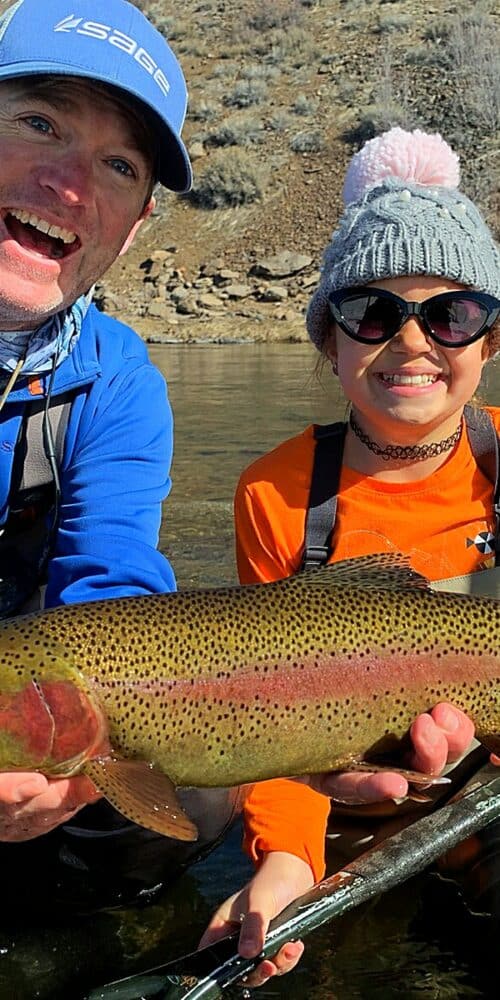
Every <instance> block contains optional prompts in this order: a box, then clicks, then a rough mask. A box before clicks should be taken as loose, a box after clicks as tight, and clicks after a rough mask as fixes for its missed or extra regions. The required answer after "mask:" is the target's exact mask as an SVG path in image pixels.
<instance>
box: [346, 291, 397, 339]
mask: <svg viewBox="0 0 500 1000" xmlns="http://www.w3.org/2000/svg"><path fill="white" fill-rule="evenodd" d="M340 308H341V311H342V315H343V317H344V319H345V321H346V324H347V326H348V327H349V329H350V331H351V333H352V335H353V337H360V338H361V339H362V340H364V341H368V342H369V341H371V340H373V342H374V343H377V342H378V343H380V342H381V341H383V340H389V338H390V337H393V336H394V334H395V333H397V331H398V330H399V328H400V326H401V313H400V310H399V307H398V305H397V303H396V302H391V301H390V300H389V299H385V298H381V297H379V296H378V295H358V296H353V297H352V298H348V299H344V301H343V302H342V304H341V307H340Z"/></svg>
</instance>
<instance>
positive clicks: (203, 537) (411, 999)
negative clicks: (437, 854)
mask: <svg viewBox="0 0 500 1000" xmlns="http://www.w3.org/2000/svg"><path fill="white" fill-rule="evenodd" d="M150 353H151V356H152V358H153V360H154V361H155V363H156V364H157V365H158V366H159V367H160V368H161V369H162V371H163V372H164V374H165V376H166V378H167V380H168V383H169V389H170V396H171V399H172V403H173V406H174V411H175V417H176V449H175V461H174V469H173V479H174V488H173V491H172V495H171V497H170V498H169V500H168V501H167V503H166V505H165V512H164V523H163V527H162V535H161V545H162V548H163V550H164V551H166V552H167V553H168V554H169V556H170V558H171V559H172V562H173V565H174V567H175V570H176V573H177V577H178V581H179V585H180V586H182V587H188V586H193V585H194V586H206V585H217V584H223V583H227V582H233V581H235V579H236V577H235V571H234V556H233V532H232V496H233V491H234V487H235V484H236V481H237V478H238V475H239V474H240V472H241V470H242V469H243V468H244V467H245V466H246V465H247V464H248V463H249V462H250V461H251V460H252V459H253V458H254V457H256V456H257V455H259V454H261V453H262V452H263V451H265V450H266V449H269V448H271V447H273V446H274V445H275V444H277V443H278V442H279V441H281V440H282V439H283V438H286V437H288V436H291V435H293V434H295V433H297V432H299V431H300V430H302V429H303V427H304V426H306V424H308V423H310V422H311V421H318V422H323V423H326V422H329V421H331V420H335V419H339V418H340V417H342V415H343V413H344V405H345V404H344V402H343V401H342V399H341V398H340V396H339V394H338V392H337V389H336V381H335V380H333V379H331V377H330V376H329V373H328V371H327V370H325V372H324V375H323V385H320V384H319V382H318V381H317V379H315V377H314V375H313V371H314V367H315V363H316V353H315V352H314V350H313V349H312V348H309V347H308V346H307V345H291V344H287V345H256V346H249V345H244V346H238V345H231V346H193V345H190V346H168V347H162V348H151V351H150ZM489 382H490V384H489V386H488V387H487V398H489V399H491V400H492V401H496V402H498V398H499V389H500V379H499V373H498V371H492V372H491V374H490V376H489ZM240 840H241V834H240V831H239V830H238V829H236V830H234V831H233V832H232V834H231V835H230V837H229V838H228V840H227V841H226V843H225V844H224V845H222V847H221V848H219V849H218V850H217V851H215V852H214V853H213V854H212V855H210V856H209V857H208V858H207V859H206V860H205V861H203V862H201V863H199V864H198V865H196V866H194V867H193V868H192V869H191V870H190V871H189V872H188V873H187V874H186V875H184V876H183V877H182V878H181V879H180V881H179V882H178V883H177V884H176V885H175V886H174V888H173V889H170V890H169V891H168V893H166V894H164V896H163V898H160V899H159V900H157V901H156V902H155V903H154V904H153V905H151V906H149V907H144V908H142V909H141V908H137V909H134V908H130V909H128V910H125V911H122V912H118V911H116V912H111V911H110V912H102V913H100V914H97V915H95V916H93V917H92V918H73V919H68V918H67V917H65V916H64V915H60V917H59V918H58V920H54V919H53V918H52V919H44V920H37V918H35V917H34V916H33V915H30V913H24V914H23V918H22V920H21V921H20V922H19V921H18V920H15V919H14V918H13V915H12V913H10V912H5V911H4V912H3V913H2V916H1V917H0V1000H35V998H39V1000H81V997H82V996H83V995H84V993H85V992H86V991H87V990H88V989H89V988H90V987H93V986H94V987H95V986H97V985H99V984H100V983H103V982H105V981H107V980H110V979H115V978H118V977H120V976H124V975H128V974H131V973H132V972H134V971H140V970H142V969H145V968H148V967H150V966H152V965H155V964H157V963H160V962H165V961H167V960H169V959H173V958H176V957H178V956H179V955H180V954H182V953H184V952H185V951H187V950H190V949H192V948H194V947H195V946H196V943H197V940H198V938H199V936H200V933H201V931H202V929H203V927H204V925H205V923H206V921H207V919H208V915H209V913H210V912H211V911H212V910H213V908H214V907H215V905H216V904H217V902H219V901H220V900H221V899H223V898H225V897H226V896H227V895H229V894H230V893H231V892H233V891H235V889H236V888H238V887H239V886H241V885H242V884H243V883H244V881H245V880H246V879H247V878H248V876H249V865H248V862H246V861H245V859H244V858H243V857H242V855H241V851H240V846H239V845H240ZM33 892H34V893H36V886H33ZM497 941H498V922H497V923H496V924H495V923H494V922H493V921H491V920H488V919H486V918H484V917H481V916H473V915H471V914H470V913H469V911H468V910H467V909H466V907H465V906H464V905H463V903H462V902H461V899H460V896H459V893H458V891H457V889H456V887H455V886H454V885H453V884H451V883H444V882H442V881H441V880H438V879H437V877H436V876H434V875H424V876H420V877H419V878H418V879H414V880H413V881H412V883H411V884H409V885H403V886H401V887H399V888H398V889H395V890H393V891H392V892H390V893H388V894H387V895H385V896H383V897H382V898H381V899H379V900H376V901H374V902H373V903H372V904H369V905H365V906H363V907H361V908H359V909H358V910H356V911H355V912H353V913H352V914H349V915H348V916H346V917H345V918H343V919H340V920H337V921H335V923H334V924H332V925H330V926H326V927H324V928H322V929H320V930H319V931H317V932H316V933H315V934H314V935H313V936H312V937H311V938H310V939H308V941H307V948H306V955H305V958H304V960H303V961H302V962H301V963H300V966H299V968H298V969H297V970H296V972H295V973H293V974H292V975H291V976H287V977H285V978H284V979H282V980H280V979H275V980H272V981H270V982H269V983H268V984H266V986H264V988H263V989H261V990H259V991H258V992H257V993H256V994H255V996H256V998H260V1000H268V998H270V997H278V998H279V997H282V998H285V997H287V998H288V1000H304V998H313V1000H400V998H401V997H403V998H405V1000H461V998H473V997H492V998H493V997H497V996H498V981H497V972H496V965H497V963H496V960H495V958H496V947H497ZM235 995H238V996H241V994H240V993H237V994H235Z"/></svg>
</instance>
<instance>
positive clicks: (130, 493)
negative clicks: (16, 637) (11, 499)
mask: <svg viewBox="0 0 500 1000" xmlns="http://www.w3.org/2000/svg"><path fill="white" fill-rule="evenodd" d="M71 419H72V418H71V417H70V420H71ZM71 437H72V440H71V441H70V445H69V448H68V450H69V452H70V453H69V454H65V456H64V462H63V466H62V469H61V491H62V497H61V509H60V520H59V527H58V531H57V537H56V545H55V551H54V556H53V558H52V559H51V561H50V563H49V573H48V584H47V592H46V598H45V604H46V606H47V607H53V606H54V605H57V604H70V603H75V602H79V601H90V600H97V599H100V598H110V597H121V596H138V595H142V594H149V593H159V592H160V593H162V592H166V591H170V590H174V589H175V578H174V574H173V572H172V569H171V567H170V564H169V562H168V560H167V559H166V558H165V557H164V556H163V555H162V554H161V553H160V552H159V551H157V545H158V538H159V529H160V523H161V513H162V501H163V500H164V498H165V497H166V496H167V494H168V493H169V491H170V462H171V457H172V443H173V442H172V438H173V428H172V415H171V410H170V405H169V402H168V397H167V392H166V386H165V382H164V379H163V377H162V376H161V374H160V372H159V371H158V370H157V369H156V368H154V366H153V365H151V364H150V363H149V362H145V363H134V364H133V365H131V366H128V367H127V366H124V370H120V371H118V372H117V373H116V375H115V376H114V377H113V378H111V379H110V380H109V382H108V384H107V385H106V386H104V387H103V386H100V385H99V384H97V385H96V386H94V387H92V388H91V390H90V392H89V396H88V398H87V400H86V402H85V407H84V411H83V412H82V413H79V414H78V429H77V431H76V432H74V430H73V429H72V435H70V438H71Z"/></svg>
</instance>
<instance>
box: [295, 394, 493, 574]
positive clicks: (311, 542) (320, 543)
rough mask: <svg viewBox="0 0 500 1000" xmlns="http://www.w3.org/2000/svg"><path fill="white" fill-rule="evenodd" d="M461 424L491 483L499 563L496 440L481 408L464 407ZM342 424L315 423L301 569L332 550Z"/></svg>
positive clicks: (321, 563) (321, 562)
mask: <svg viewBox="0 0 500 1000" xmlns="http://www.w3.org/2000/svg"><path fill="white" fill-rule="evenodd" d="M464 417H465V425H466V427H467V433H468V435H469V441H470V445H471V449H472V453H473V455H474V458H475V459H476V462H477V464H478V466H479V468H480V469H481V471H482V472H483V473H484V475H485V476H487V478H488V479H489V480H491V482H492V483H493V484H494V492H493V507H494V512H495V542H494V546H495V565H496V566H499V565H500V441H499V440H498V435H497V432H496V430H495V426H494V424H493V421H492V419H491V417H490V415H489V413H487V412H486V411H485V410H481V409H474V408H473V407H471V406H466V407H465V409H464ZM346 431H347V424H346V423H335V424H326V425H325V426H316V427H315V429H314V437H315V439H316V447H315V450H314V464H313V472H312V478H311V490H310V494H309V508H308V510H307V514H306V527H305V545H304V555H303V557H302V564H301V569H311V568H312V567H314V566H324V565H325V564H326V563H327V562H328V559H329V556H330V554H331V551H332V537H333V529H334V526H335V517H336V514H337V493H338V489H339V482H340V472H341V469H342V454H343V451H344V441H345V435H346Z"/></svg>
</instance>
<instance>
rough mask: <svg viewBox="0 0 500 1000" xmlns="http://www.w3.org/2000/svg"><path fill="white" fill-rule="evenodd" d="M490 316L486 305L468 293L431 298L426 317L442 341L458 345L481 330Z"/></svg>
mask: <svg viewBox="0 0 500 1000" xmlns="http://www.w3.org/2000/svg"><path fill="white" fill-rule="evenodd" d="M487 318H488V310H487V308H486V306H485V305H483V304H482V303H481V302H478V301H477V300H476V299H473V298H471V297H469V296H467V295H464V297H463V298H453V299H448V300H446V299H441V301H439V302H433V301H432V299H430V301H429V304H428V307H427V310H426V319H427V322H428V324H429V326H430V328H431V330H432V331H433V332H434V333H435V334H436V337H439V339H440V341H442V343H446V344H450V345H454V346H457V345H459V344H463V343H466V342H467V341H468V340H470V338H471V337H474V336H475V334H476V333H477V332H478V330H480V329H481V328H482V327H483V325H484V324H485V322H486V320H487Z"/></svg>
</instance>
